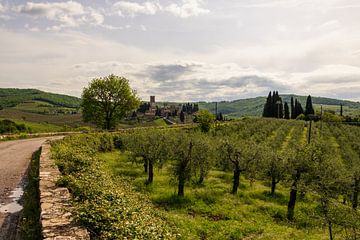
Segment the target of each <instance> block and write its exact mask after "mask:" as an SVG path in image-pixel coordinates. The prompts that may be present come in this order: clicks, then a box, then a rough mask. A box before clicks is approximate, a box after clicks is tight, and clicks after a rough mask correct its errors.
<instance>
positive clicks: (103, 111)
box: [81, 74, 140, 129]
mask: <svg viewBox="0 0 360 240" xmlns="http://www.w3.org/2000/svg"><path fill="white" fill-rule="evenodd" d="M139 104H140V100H139V98H138V97H137V96H136V92H135V90H133V89H131V87H130V85H129V81H128V80H127V79H126V78H124V77H119V76H115V75H113V74H111V75H109V76H107V77H103V78H95V79H93V80H92V81H91V82H90V83H89V86H88V87H87V88H84V90H83V93H82V104H81V106H82V111H83V119H84V121H85V122H94V123H95V124H96V125H97V126H99V127H101V128H104V129H113V128H115V127H116V124H117V123H118V121H119V120H120V119H121V118H123V117H124V116H125V115H126V114H127V113H129V112H131V111H133V110H135V109H137V107H138V106H139Z"/></svg>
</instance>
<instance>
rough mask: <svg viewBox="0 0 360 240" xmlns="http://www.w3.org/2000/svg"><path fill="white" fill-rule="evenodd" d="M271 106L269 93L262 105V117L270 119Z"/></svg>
mask: <svg viewBox="0 0 360 240" xmlns="http://www.w3.org/2000/svg"><path fill="white" fill-rule="evenodd" d="M271 105H272V97H271V92H269V95H268V97H267V99H266V103H265V105H264V110H263V117H271V116H272V113H271V111H272V110H271V109H272V107H271Z"/></svg>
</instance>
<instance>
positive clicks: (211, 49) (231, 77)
mask: <svg viewBox="0 0 360 240" xmlns="http://www.w3.org/2000/svg"><path fill="white" fill-rule="evenodd" d="M359 12H360V1H358V0H223V1H219V0H134V1H131V0H124V1H118V0H87V1H85V0H78V1H59V0H58V1H56V0H55V1H43V0H34V1H20V0H0V87H1V88H37V89H41V90H45V91H51V92H56V93H62V94H68V95H74V96H78V97H79V96H81V93H82V90H83V88H84V87H87V86H88V84H89V82H90V81H91V80H92V79H94V78H99V77H104V76H107V75H109V74H115V75H119V76H124V77H126V78H127V79H129V82H130V85H131V87H132V88H134V89H136V91H137V93H138V95H139V96H140V97H141V98H142V99H144V100H148V98H149V96H150V95H155V96H156V99H157V100H161V101H222V100H235V99H242V98H249V97H257V96H265V95H267V94H268V92H269V91H271V90H278V91H279V93H280V94H282V93H283V94H285V93H295V94H301V95H309V94H310V95H312V96H324V97H331V98H339V99H348V100H354V101H360V14H359Z"/></svg>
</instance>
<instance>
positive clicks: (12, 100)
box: [0, 88, 81, 108]
mask: <svg viewBox="0 0 360 240" xmlns="http://www.w3.org/2000/svg"><path fill="white" fill-rule="evenodd" d="M30 100H40V101H43V102H47V103H50V104H53V105H56V106H61V107H68V108H79V107H80V103H81V99H79V98H77V97H73V96H67V95H61V94H55V93H48V92H43V91H40V90H37V89H17V88H0V106H2V107H15V106H16V105H18V104H20V103H23V102H25V101H30Z"/></svg>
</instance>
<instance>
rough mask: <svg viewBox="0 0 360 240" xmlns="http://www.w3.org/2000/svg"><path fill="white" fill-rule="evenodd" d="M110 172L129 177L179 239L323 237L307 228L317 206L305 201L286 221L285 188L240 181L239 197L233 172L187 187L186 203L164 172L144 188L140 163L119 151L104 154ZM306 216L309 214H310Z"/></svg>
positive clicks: (218, 173)
mask: <svg viewBox="0 0 360 240" xmlns="http://www.w3.org/2000/svg"><path fill="white" fill-rule="evenodd" d="M101 157H102V158H103V159H105V160H106V162H107V164H108V169H109V172H111V173H113V174H115V175H122V176H127V177H128V178H129V179H130V180H131V182H132V183H133V185H134V186H135V188H136V189H137V190H138V191H140V192H142V193H144V194H148V195H149V197H150V199H151V200H152V202H153V203H154V204H155V206H156V207H158V208H159V210H161V211H162V212H164V214H165V216H166V218H167V221H170V222H171V223H173V224H175V225H176V226H177V227H178V228H179V229H180V233H181V235H182V237H183V239H240V238H246V239H322V238H323V234H324V233H323V231H322V230H321V229H319V228H314V227H305V225H308V223H309V222H311V219H309V215H311V212H312V211H314V208H315V205H314V204H312V202H311V201H310V200H309V199H307V198H305V199H300V200H299V202H298V203H297V207H296V216H297V222H296V223H295V224H291V223H288V222H287V221H286V220H285V216H286V206H287V202H288V190H287V189H286V188H285V187H282V186H279V188H278V189H277V194H276V196H275V197H271V196H270V195H269V186H267V183H264V182H255V183H254V184H253V185H250V183H249V181H247V180H245V179H243V178H242V179H241V186H240V189H239V194H237V195H235V196H233V195H231V194H230V193H229V192H230V187H231V183H232V174H231V173H225V172H222V171H211V172H210V174H209V177H208V178H207V179H206V181H205V183H204V185H201V186H197V185H193V186H191V187H190V186H187V188H185V195H186V197H185V198H184V199H179V198H177V197H176V195H175V193H176V184H174V183H173V182H172V179H170V178H169V177H168V174H167V169H162V170H160V171H156V172H155V180H154V183H153V186H146V185H145V184H144V183H145V179H146V176H145V175H144V173H143V166H142V165H140V164H139V165H134V164H133V163H131V162H129V161H127V156H126V155H123V154H120V153H118V152H113V153H105V154H102V155H101ZM308 213H310V214H308Z"/></svg>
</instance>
